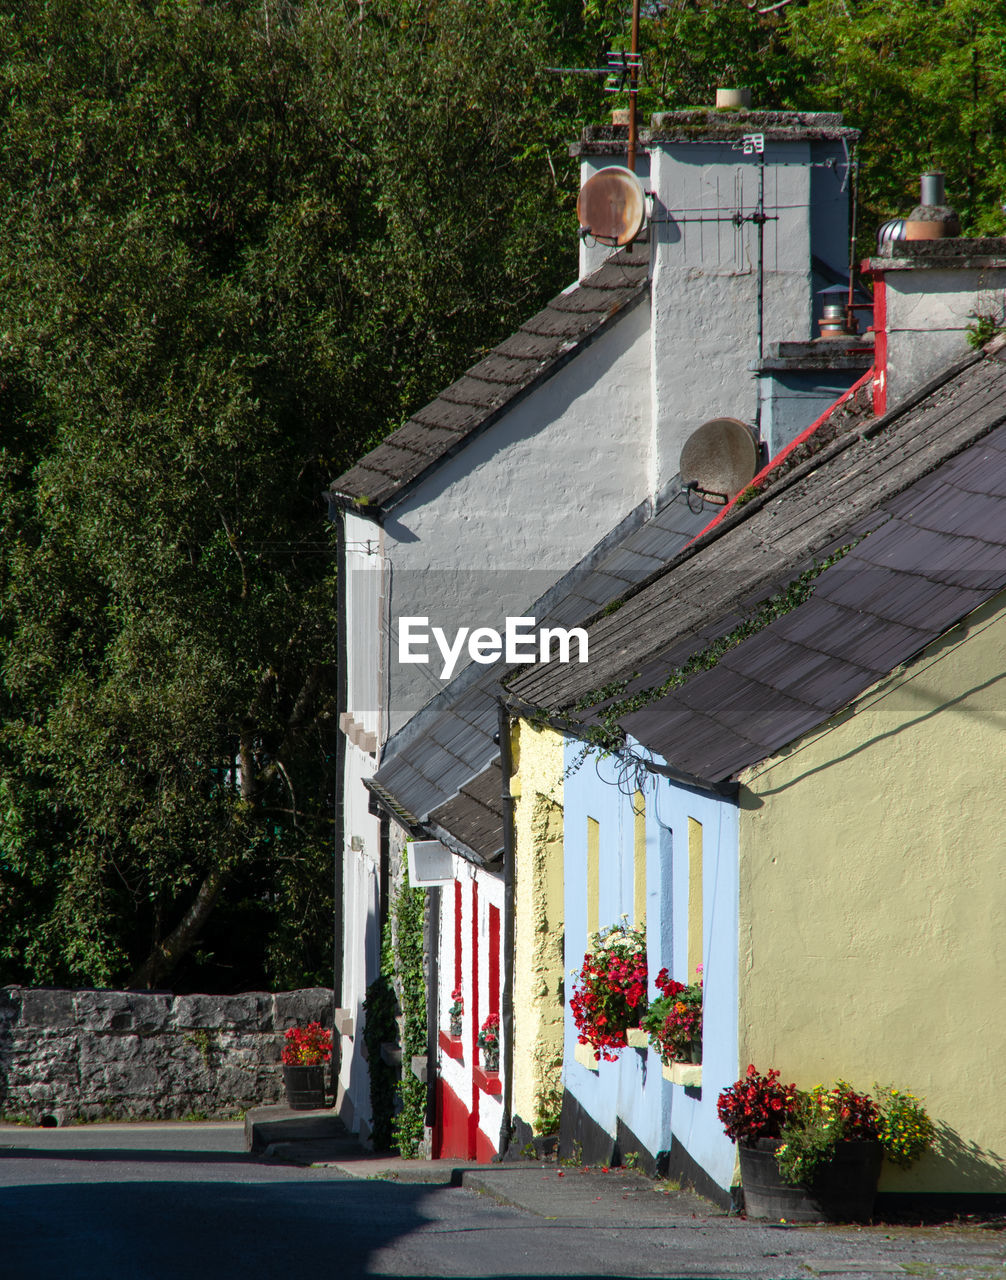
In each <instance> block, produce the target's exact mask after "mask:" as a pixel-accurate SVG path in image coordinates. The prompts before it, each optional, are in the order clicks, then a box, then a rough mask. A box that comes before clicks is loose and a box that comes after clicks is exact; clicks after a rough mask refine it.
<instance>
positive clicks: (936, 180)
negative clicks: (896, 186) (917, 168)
mask: <svg viewBox="0 0 1006 1280" xmlns="http://www.w3.org/2000/svg"><path fill="white" fill-rule="evenodd" d="M919 185H920V188H921V196H922V198H921V199H920V201H919V204H943V203H944V201H945V200H946V196H947V188H946V179H945V178H944V176H943V174H942V173H940V172H939V170H934V171H933V172H931V173H924V174H923V175H922V179H921V181H920V184H919Z"/></svg>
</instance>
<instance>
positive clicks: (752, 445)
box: [678, 418, 760, 505]
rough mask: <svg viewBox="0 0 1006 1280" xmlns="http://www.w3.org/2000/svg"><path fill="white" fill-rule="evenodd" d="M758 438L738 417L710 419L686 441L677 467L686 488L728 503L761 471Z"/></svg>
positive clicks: (721, 502)
mask: <svg viewBox="0 0 1006 1280" xmlns="http://www.w3.org/2000/svg"><path fill="white" fill-rule="evenodd" d="M759 461H760V450H759V446H758V437H757V436H756V435H755V433H754V431H753V430H752V429H751V427H749V426H748V425H747V423H746V422H741V420H740V419H739V418H711V419H710V420H709V421H708V422H704V423H703V424H702V426H701V427H699V429H698V430H697V431H693V432H692V434H691V435H690V436H689V437H688V439H687V440H686V441H685V447H684V448H683V449H682V450H681V461H680V463H679V464H678V470H679V471H680V472H681V480H682V483H683V484H684V485H685V486H686V488H689V489H694V490H696V492H698V493H700V494H701V495H702V497H703V498H705V499H706V500H707V501H708V502H714V503H719V504H720V505H725V504H726V503H728V502H730V501H732V500H733V499H734V498H736V497H737V495H738V494H739V493H740V491H741V490H742V489H743V488H744V487H745V485H748V484H750V483H751V481H752V480H753V479H754V476H755V473H756V472H757V470H758V463H759Z"/></svg>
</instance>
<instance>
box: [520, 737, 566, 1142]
mask: <svg viewBox="0 0 1006 1280" xmlns="http://www.w3.org/2000/svg"><path fill="white" fill-rule="evenodd" d="M512 738H513V753H514V756H513V758H514V775H513V777H511V780H510V789H511V792H512V793H513V794H514V797H515V800H514V831H515V845H514V864H515V875H514V902H515V906H514V915H515V934H514V983H513V1008H514V1054H513V1098H512V1108H511V1109H512V1112H513V1115H514V1116H515V1117H516V1116H519V1117H520V1118H521V1119H522V1120H525V1121H526V1122H527V1123H528V1124H530V1125H532V1127H534V1122H535V1116H536V1114H537V1112H538V1110H539V1108H540V1106H541V1105H542V1103H543V1102H544V1103H547V1094H548V1092H549V1090H550V1088H552V1089H555V1090H557V1091H559V1092H560V1093H561V1077H562V1004H561V1002H560V1000H559V991H560V989H561V983H562V980H563V949H562V940H563V928H564V923H563V882H562V875H563V872H562V868H563V860H562V800H563V739H562V736H561V735H560V734H558V733H555V732H554V731H553V730H551V729H535V728H534V727H533V726H532V725H530V724H528V723H527V721H525V720H520V721H518V722H517V724H516V725H515V726H514V729H513V735H512Z"/></svg>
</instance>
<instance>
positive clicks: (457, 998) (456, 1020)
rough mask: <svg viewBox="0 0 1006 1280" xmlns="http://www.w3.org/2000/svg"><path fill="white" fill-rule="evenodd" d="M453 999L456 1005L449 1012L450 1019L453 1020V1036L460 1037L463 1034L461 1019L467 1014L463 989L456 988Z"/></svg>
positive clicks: (452, 995)
mask: <svg viewBox="0 0 1006 1280" xmlns="http://www.w3.org/2000/svg"><path fill="white" fill-rule="evenodd" d="M451 999H452V1000H453V1001H454V1003H453V1004H452V1005H451V1007H450V1009H449V1010H448V1015H447V1016H448V1017H449V1018H450V1020H451V1035H452V1036H459V1035H460V1034H461V1018H462V1016H463V1015H464V1012H465V998H464V995H463V994H462V992H461V987H460V985H459V986H456V987H455V988H454V990H453V991H452V992H451Z"/></svg>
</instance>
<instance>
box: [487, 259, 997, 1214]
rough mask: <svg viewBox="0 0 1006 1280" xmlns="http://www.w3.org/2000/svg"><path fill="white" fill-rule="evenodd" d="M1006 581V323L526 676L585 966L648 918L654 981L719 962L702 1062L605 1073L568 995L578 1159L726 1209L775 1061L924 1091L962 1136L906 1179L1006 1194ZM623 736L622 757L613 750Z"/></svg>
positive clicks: (569, 953) (569, 922) (902, 1188)
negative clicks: (1005, 773)
mask: <svg viewBox="0 0 1006 1280" xmlns="http://www.w3.org/2000/svg"><path fill="white" fill-rule="evenodd" d="M997 249H998V253H999V255H1000V263H999V268H1000V270H1001V268H1002V266H1003V265H1004V264H1003V262H1002V260H1001V257H1002V254H1003V251H1004V250H1006V243H1001V244H1000V245H998V246H997ZM887 265H888V264H885V266H887ZM1004 587H1006V340H997V342H996V343H995V344H994V345H993V346H991V347H989V348H988V349H987V350H986V351H985V352H979V353H977V354H974V355H971V356H969V357H966V358H964V359H963V360H961V361H960V362H959V363H957V364H955V365H952V366H951V367H950V368H948V369H945V370H944V371H943V373H942V374H940V375H939V376H938V377H937V378H936V379H934V380H932V381H930V382H929V384H928V385H927V386H926V387H925V388H924V389H923V390H922V392H921V394H917V395H916V396H914V397H910V398H909V399H908V400H907V401H903V402H902V403H901V404H900V405H898V406H895V407H894V408H893V410H892V411H891V412H890V413H888V414H885V415H881V416H879V417H875V416H873V415H868V416H866V417H864V418H863V419H860V421H859V422H858V423H856V424H855V425H854V426H853V427H852V429H851V430H848V431H846V432H843V433H842V434H840V435H839V436H837V437H836V438H835V439H834V440H833V442H832V443H831V444H829V445H827V446H826V447H825V448H823V449H822V450H820V451H819V452H817V453H816V454H814V455H813V456H811V457H810V458H807V459H806V460H804V461H803V462H791V463H787V462H783V463H782V464H781V465H779V466H777V467H776V468H774V469H771V470H769V471H768V473H767V474H766V476H765V477H764V479H763V481H762V483H761V484H760V485H759V486H758V488H757V490H756V495H755V496H754V497H753V498H752V500H751V501H749V502H748V503H746V504H745V505H743V506H741V507H740V508H739V509H737V510H735V511H734V512H732V513H730V514H729V515H728V516H727V518H726V519H724V520H722V521H720V522H717V524H716V526H715V527H714V528H712V529H710V530H709V532H708V533H707V534H705V535H704V536H703V537H702V538H700V539H699V540H698V541H697V542H696V543H695V544H693V545H692V546H690V547H689V548H688V549H687V550H685V551H683V552H681V553H679V554H678V555H677V556H676V557H674V558H673V559H672V560H671V561H670V562H669V563H668V564H667V565H666V566H665V567H663V568H662V569H661V570H660V571H658V572H657V573H656V574H654V575H653V577H652V578H650V579H649V580H648V581H647V582H646V583H645V584H643V585H642V587H640V588H637V589H635V590H634V591H632V592H630V593H627V595H626V596H625V597H624V598H623V599H622V600H620V601H618V602H616V604H617V607H616V608H614V609H612V608H609V609H608V610H606V611H604V612H602V613H601V614H600V615H598V616H597V617H596V618H595V619H594V620H593V621H592V622H591V623H589V624H588V628H587V630H588V633H589V637H590V655H591V661H590V664H589V666H588V667H578V666H572V665H559V664H556V663H552V664H549V665H546V666H542V667H535V668H530V667H529V668H527V669H525V670H523V671H521V672H519V673H515V674H514V675H513V676H511V677H510V678H508V679H507V680H506V687H507V695H508V706H509V710H510V713H511V715H512V716H513V717H514V718H515V721H516V727H515V731H514V732H515V735H516V737H517V740H518V744H519V747H518V750H517V751H516V752H515V758H517V759H519V761H520V767H519V770H518V774H517V779H518V787H517V789H518V791H519V792H520V794H521V795H522V796H524V795H526V794H528V792H533V793H534V794H535V795H537V796H542V797H544V796H548V797H549V798H550V799H551V800H552V801H553V802H554V803H555V804H556V806H557V810H561V826H562V839H561V841H560V840H559V839H558V838H557V837H556V838H555V840H554V843H553V844H552V845H550V847H549V849H550V852H551V856H552V857H554V859H555V861H556V869H555V871H554V873H553V874H554V877H555V879H556V881H557V882H558V881H561V882H562V885H563V922H564V929H565V957H564V961H565V964H566V966H567V968H569V967H573V966H575V965H576V963H577V961H578V960H579V958H580V956H581V955H582V954H583V952H584V950H585V949H586V948H587V944H588V939H589V937H590V935H591V934H592V933H594V932H595V931H596V930H597V928H598V926H599V925H600V926H602V927H603V926H605V925H610V924H614V923H616V922H617V921H618V919H619V917H620V916H621V915H622V914H623V913H624V914H626V915H628V916H629V917H630V918H631V919H633V920H634V922H635V923H636V924H637V925H639V924H642V923H644V921H645V928H646V937H647V949H648V956H649V972H650V996H651V998H652V997H653V996H655V995H657V994H658V993H657V990H656V988H655V986H654V985H653V976H654V974H655V972H656V970H657V968H658V967H659V966H662V965H663V966H666V967H667V968H668V969H669V970H670V972H671V976H672V977H675V978H677V979H678V980H680V981H682V982H688V981H694V980H695V976H696V966H697V965H698V964H702V965H703V971H704V972H703V976H704V983H705V986H704V1002H703V1012H704V1018H703V1035H702V1047H701V1064H700V1065H697V1066H677V1065H676V1066H674V1067H671V1068H670V1069H668V1068H666V1067H662V1064H661V1061H660V1059H659V1057H658V1056H657V1054H656V1053H655V1052H654V1050H653V1049H652V1048H647V1047H646V1046H645V1044H644V1045H641V1046H640V1047H639V1048H631V1047H630V1048H627V1049H624V1050H622V1051H621V1052H620V1054H619V1055H618V1059H617V1061H616V1062H613V1063H612V1062H605V1061H600V1062H598V1061H595V1058H594V1054H593V1052H592V1051H590V1050H589V1049H587V1048H586V1047H585V1046H583V1045H580V1044H579V1042H578V1037H577V1034H576V1030H575V1028H574V1026H573V1023H572V1019H571V1017H570V1015H569V1011H568V1007H567V1010H566V1016H565V1025H564V1028H563V1032H564V1046H565V1047H564V1054H563V1085H564V1096H563V1106H562V1133H563V1142H562V1146H563V1148H564V1149H566V1150H571V1149H573V1148H574V1147H575V1144H577V1143H578V1144H579V1145H580V1148H581V1149H582V1150H583V1151H584V1153H585V1154H586V1155H587V1156H588V1157H590V1158H593V1159H599V1160H605V1161H608V1160H611V1161H617V1160H618V1159H619V1158H620V1157H621V1158H624V1157H625V1155H626V1154H627V1153H628V1152H630V1151H635V1152H637V1153H641V1155H642V1156H643V1157H644V1159H645V1161H646V1162H652V1163H655V1164H658V1165H659V1164H661V1163H663V1164H664V1165H666V1166H668V1167H670V1168H671V1169H672V1170H673V1171H675V1172H677V1173H678V1174H679V1175H683V1176H684V1177H685V1178H687V1179H688V1180H689V1181H691V1182H692V1183H693V1184H694V1185H695V1186H696V1187H697V1188H698V1189H700V1190H703V1191H704V1192H706V1194H708V1195H710V1196H712V1197H713V1198H714V1199H720V1200H722V1201H724V1202H725V1201H726V1199H727V1196H728V1193H729V1191H730V1188H731V1187H732V1185H733V1183H734V1181H735V1167H734V1161H735V1151H734V1148H733V1146H732V1144H731V1143H730V1142H729V1141H728V1140H727V1139H726V1137H725V1136H724V1134H723V1132H722V1128H721V1126H720V1124H719V1122H718V1119H717V1115H716V1100H717V1096H718V1095H719V1093H720V1091H721V1090H722V1089H723V1088H724V1087H726V1086H727V1085H729V1084H731V1083H732V1082H733V1081H734V1080H736V1079H737V1078H738V1076H739V1075H741V1074H742V1073H743V1069H744V1067H745V1066H746V1064H748V1063H755V1064H756V1065H757V1066H758V1067H759V1068H760V1069H761V1070H766V1069H768V1068H769V1067H776V1068H779V1069H781V1070H782V1072H783V1075H784V1077H785V1078H786V1079H793V1080H795V1081H796V1083H797V1084H799V1085H803V1086H804V1087H810V1086H812V1085H814V1084H815V1083H818V1082H820V1081H822V1080H835V1079H845V1080H849V1081H851V1082H853V1083H854V1084H857V1085H859V1086H860V1087H862V1088H866V1089H869V1088H871V1087H872V1085H873V1084H874V1082H880V1083H893V1084H895V1085H896V1086H901V1087H908V1088H910V1089H912V1090H913V1091H915V1092H917V1093H919V1094H921V1095H922V1096H924V1097H925V1099H926V1101H927V1104H928V1107H929V1109H930V1112H931V1114H932V1115H933V1117H934V1119H935V1121H936V1122H937V1126H938V1146H937V1149H936V1151H935V1152H933V1153H932V1154H930V1155H927V1156H926V1157H925V1158H924V1159H923V1160H922V1161H921V1162H920V1163H919V1164H918V1165H916V1166H915V1167H913V1168H912V1169H911V1170H909V1171H907V1172H903V1171H900V1170H898V1169H896V1168H894V1167H893V1166H886V1167H885V1173H884V1178H883V1181H882V1183H881V1192H882V1193H883V1194H885V1195H887V1196H888V1197H910V1198H911V1199H912V1200H914V1201H918V1200H919V1199H920V1198H922V1197H926V1196H935V1195H939V1196H962V1197H969V1198H971V1197H975V1196H980V1195H999V1196H1000V1197H1001V1196H1002V1194H1003V1193H1004V1192H1006V1120H1004V1117H1003V1113H1002V1108H1001V1106H1000V1105H999V1100H998V1093H997V1088H996V1082H997V1077H998V1070H999V1068H998V1064H999V1062H1000V1061H1001V1060H1002V1057H1003V1054H1004V1053H1006V1027H1004V1025H1003V1021H1002V1019H1001V1017H999V1016H998V995H997V993H998V992H999V991H1000V990H1001V989H1002V985H1003V982H1004V980H1006V955H1004V953H1003V949H1002V947H1001V946H999V945H998V941H997V935H998V927H999V922H1000V921H1001V919H1002V913H1003V911H1004V910H1006V888H1004V882H1003V877H1002V859H1003V855H1004V853H1006V838H1004V836H1003V834H1002V831H1001V824H999V823H997V821H996V819H995V817H994V814H993V815H991V816H990V809H991V808H993V807H994V805H993V800H994V795H995V788H996V786H997V779H998V775H999V772H1000V771H1001V770H1002V769H1003V768H1004V767H1006V737H1004V734H1003V729H1004V728H1006V698H1004V690H1003V680H1004V678H1006V677H1004V666H1003V655H1004V652H1006V591H1004ZM615 724H617V726H618V727H619V729H620V731H621V732H622V733H623V734H624V738H623V746H622V748H621V749H620V750H619V751H618V752H617V753H616V754H610V753H606V752H602V751H600V750H598V749H597V748H595V747H593V746H591V738H592V729H593V730H596V729H598V728H604V729H610V727H611V726H613V725H615ZM530 743H533V744H534V746H533V747H529V745H526V744H530ZM560 864H561V867H560ZM517 876H518V880H519V879H520V876H521V863H520V860H519V859H518V863H517ZM525 962H526V958H525ZM516 963H517V965H518V969H519V967H520V965H521V963H522V961H521V957H520V955H519V954H518V957H517V960H516ZM515 1034H516V1033H515ZM965 1082H966V1083H965Z"/></svg>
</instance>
